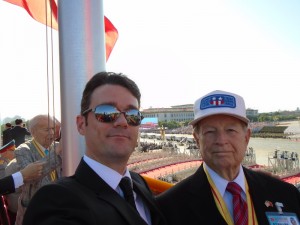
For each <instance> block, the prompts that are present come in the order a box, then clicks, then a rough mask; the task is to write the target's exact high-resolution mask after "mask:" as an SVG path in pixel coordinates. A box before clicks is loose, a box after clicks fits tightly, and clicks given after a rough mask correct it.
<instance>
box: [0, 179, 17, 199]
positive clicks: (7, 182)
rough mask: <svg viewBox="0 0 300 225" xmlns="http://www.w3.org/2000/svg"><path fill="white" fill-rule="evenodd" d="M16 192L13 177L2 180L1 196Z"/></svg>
mask: <svg viewBox="0 0 300 225" xmlns="http://www.w3.org/2000/svg"><path fill="white" fill-rule="evenodd" d="M13 192H15V182H14V179H13V177H12V176H11V175H10V176H7V177H4V178H2V179H0V195H6V194H10V193H13Z"/></svg>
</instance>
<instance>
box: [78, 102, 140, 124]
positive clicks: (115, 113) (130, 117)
mask: <svg viewBox="0 0 300 225" xmlns="http://www.w3.org/2000/svg"><path fill="white" fill-rule="evenodd" d="M89 112H94V114H95V117H96V119H97V120H98V121H99V122H103V123H111V122H115V121H116V120H117V119H118V118H119V116H120V115H121V114H123V115H124V116H125V118H126V120H127V123H128V125H131V126H138V125H140V124H141V122H142V119H143V118H144V117H143V115H142V113H141V112H140V111H139V110H137V109H129V110H128V111H124V112H121V111H119V110H117V109H116V107H114V106H113V105H98V106H96V107H95V109H87V110H85V111H84V112H83V113H82V115H86V114H87V113H89Z"/></svg>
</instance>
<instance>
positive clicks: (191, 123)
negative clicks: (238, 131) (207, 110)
mask: <svg viewBox="0 0 300 225" xmlns="http://www.w3.org/2000/svg"><path fill="white" fill-rule="evenodd" d="M215 115H227V116H232V117H235V118H237V119H239V120H241V121H243V122H244V123H246V124H249V122H250V121H249V119H248V118H245V117H242V116H238V115H235V114H231V113H211V114H209V115H205V116H202V117H199V118H197V119H195V120H193V121H191V122H189V125H192V126H195V124H196V123H198V122H199V121H200V120H203V119H205V118H207V117H210V116H215Z"/></svg>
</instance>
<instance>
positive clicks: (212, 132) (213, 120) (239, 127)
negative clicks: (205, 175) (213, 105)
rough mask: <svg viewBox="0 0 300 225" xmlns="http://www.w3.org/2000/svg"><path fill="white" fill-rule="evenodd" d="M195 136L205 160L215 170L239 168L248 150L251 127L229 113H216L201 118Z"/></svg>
mask: <svg viewBox="0 0 300 225" xmlns="http://www.w3.org/2000/svg"><path fill="white" fill-rule="evenodd" d="M194 138H195V140H196V142H197V144H198V147H199V148H200V152H201V155H202V157H203V160H204V161H205V162H206V163H207V165H208V166H209V167H210V168H212V169H213V170H215V171H216V172H217V171H222V170H232V169H237V168H238V167H239V165H240V163H241V162H242V160H243V158H244V155H245V152H246V150H247V146H248V142H249V138H250V129H248V128H247V126H246V125H245V124H243V122H242V121H240V120H239V119H237V118H235V117H231V116H227V115H215V116H210V117H207V118H205V119H203V120H201V121H200V122H199V123H198V124H197V128H196V129H195V130H194Z"/></svg>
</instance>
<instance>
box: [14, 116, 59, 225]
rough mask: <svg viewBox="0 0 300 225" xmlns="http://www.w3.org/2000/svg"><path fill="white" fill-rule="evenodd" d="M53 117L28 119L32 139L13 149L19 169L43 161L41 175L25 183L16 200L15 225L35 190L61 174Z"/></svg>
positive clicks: (19, 224)
mask: <svg viewBox="0 0 300 225" xmlns="http://www.w3.org/2000/svg"><path fill="white" fill-rule="evenodd" d="M54 130H55V118H51V117H49V116H48V115H37V116H35V117H33V118H32V119H31V120H30V121H29V131H30V133H31V135H32V139H31V140H29V141H27V142H25V143H24V144H21V145H20V146H19V147H17V148H16V150H15V156H16V161H17V164H18V166H19V168H20V169H23V168H25V167H26V166H27V165H28V164H31V163H34V162H45V163H44V166H43V171H42V177H41V178H38V179H36V180H32V181H31V182H29V183H25V184H24V185H23V186H22V187H21V189H22V191H21V194H20V198H19V200H18V211H17V216H16V223H15V224H16V225H21V224H22V221H23V216H24V213H25V211H26V208H27V206H28V204H29V202H30V200H31V198H32V196H33V195H34V194H35V192H36V191H37V190H38V189H39V188H40V187H42V186H43V185H45V184H49V183H51V182H53V181H55V180H56V179H58V178H59V177H60V176H61V164H62V158H61V148H57V146H58V143H54V139H55V135H54V134H55V132H54Z"/></svg>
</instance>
